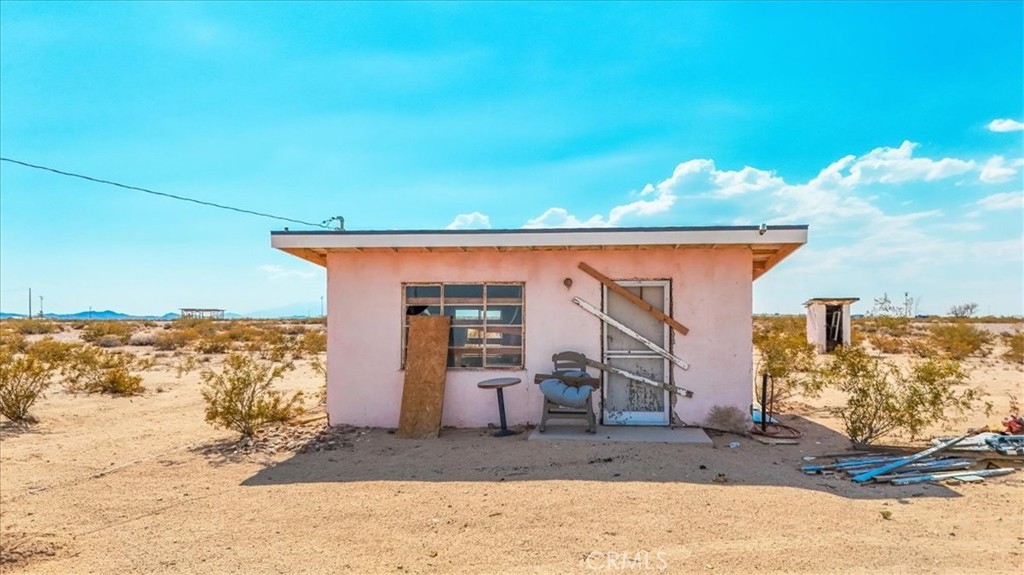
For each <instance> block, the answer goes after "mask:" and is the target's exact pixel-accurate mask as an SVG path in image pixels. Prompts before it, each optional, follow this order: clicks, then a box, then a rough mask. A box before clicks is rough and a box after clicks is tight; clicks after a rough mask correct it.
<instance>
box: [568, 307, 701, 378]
mask: <svg viewBox="0 0 1024 575" xmlns="http://www.w3.org/2000/svg"><path fill="white" fill-rule="evenodd" d="M572 303H574V304H576V305H578V306H580V307H581V308H583V309H585V310H587V311H588V312H590V313H591V314H593V315H596V316H597V317H599V318H601V319H602V320H604V322H605V323H607V324H609V325H613V326H615V327H617V328H619V329H620V330H621V331H622V332H623V333H625V334H626V335H628V336H629V337H631V338H633V339H635V340H637V341H639V342H640V343H642V344H644V345H645V346H647V349H649V350H651V351H653V352H654V353H656V354H658V355H660V356H661V357H663V358H665V359H667V360H669V361H671V362H672V363H674V364H676V365H678V366H679V367H681V368H683V369H690V364H688V363H686V362H685V361H683V360H682V359H680V358H679V357H677V356H674V355H672V354H671V353H669V352H668V351H667V350H666V349H664V348H663V347H661V346H659V345H658V344H656V343H654V342H653V341H651V340H649V339H647V338H646V337H644V336H642V335H640V334H639V333H637V332H636V331H635V330H633V329H632V328H630V327H629V326H627V325H626V324H624V323H622V322H620V321H619V320H617V319H615V318H613V317H612V316H610V315H608V314H606V313H604V312H603V311H601V310H599V309H597V308H596V307H594V306H593V305H592V304H590V303H588V302H587V301H586V300H583V299H580V298H578V297H574V298H572Z"/></svg>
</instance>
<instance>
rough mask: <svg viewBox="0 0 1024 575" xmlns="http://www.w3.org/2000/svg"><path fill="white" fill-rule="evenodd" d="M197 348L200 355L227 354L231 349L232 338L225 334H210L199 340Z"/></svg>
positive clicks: (196, 344)
mask: <svg viewBox="0 0 1024 575" xmlns="http://www.w3.org/2000/svg"><path fill="white" fill-rule="evenodd" d="M195 347H196V351H198V352H199V353H205V354H214V353H226V352H227V351H228V350H230V349H231V338H229V337H228V336H227V335H226V334H223V333H212V334H208V335H205V336H203V337H201V338H200V339H199V340H197V341H196V343H195Z"/></svg>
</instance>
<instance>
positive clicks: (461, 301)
mask: <svg viewBox="0 0 1024 575" xmlns="http://www.w3.org/2000/svg"><path fill="white" fill-rule="evenodd" d="M447 286H480V287H481V291H482V296H481V298H480V304H479V307H480V316H481V317H480V325H465V326H458V325H456V324H455V323H454V319H455V318H454V316H450V317H452V320H453V323H452V329H455V328H457V327H464V328H466V329H467V330H474V329H477V330H480V331H481V332H482V333H488V327H490V328H495V327H501V328H519V336H520V339H519V341H520V343H519V345H518V346H510V345H497V344H494V345H493V347H494V348H500V349H507V350H510V351H512V353H514V351H513V350H516V349H517V350H518V352H519V364H517V365H487V358H488V354H487V350H488V347H489V346H488V344H487V339H486V338H485V339H483V341H482V342H481V343H480V347H479V348H475V347H467V346H459V347H456V346H454V345H452V343H453V342H452V341H451V338H449V342H448V343H449V345H448V354H449V356H450V355H451V354H452V353H453V351H454V350H457V349H458V350H466V349H480V356H481V363H482V365H480V366H465V367H464V366H459V365H455V366H451V365H449V366H448V367H447V369H449V370H460V371H523V370H524V369H526V282H522V281H519V282H516V281H476V282H474V281H453V282H446V281H432V282H431V281H425V282H402V287H401V289H402V305H401V309H400V311H401V314H402V323H401V349H400V358H399V359H400V363H399V370H400V371H404V370H405V354H406V350H407V345H408V342H407V341H406V338H407V336H408V328H409V323H408V318H409V317H410V316H408V315H407V313H408V308H409V306H410V305H417V304H409V296H408V291H409V290H408V288H410V287H437V288H439V290H440V295H439V296H438V299H437V305H436V306H435V305H433V304H428V307H439V308H440V314H441V315H447V314H446V313H445V308H446V305H445V288H446V287H447ZM489 286H515V287H518V288H519V298H518V301H515V302H510V301H508V300H509V299H510V298H495V299H496V301H495V302H494V303H493V304H491V305H493V306H504V305H510V306H519V308H520V312H519V313H520V317H519V322H518V323H516V324H500V323H496V324H491V325H489V323H488V319H487V317H488V313H487V312H488V307H489V306H488V303H489V302H488V299H489V298H488V287H489ZM450 299H451V300H455V301H452V303H451V304H448V305H450V306H458V305H463V306H465V305H472V306H476V305H477V304H476V303H469V302H466V301H465V300H466V299H470V298H463V297H452V298H450ZM513 333H514V332H513ZM446 363H447V361H446Z"/></svg>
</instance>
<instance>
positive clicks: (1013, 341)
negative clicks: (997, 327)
mask: <svg viewBox="0 0 1024 575" xmlns="http://www.w3.org/2000/svg"><path fill="white" fill-rule="evenodd" d="M1002 338H1003V343H1005V344H1006V347H1008V348H1009V349H1007V350H1006V352H1004V353H1003V355H1002V358H1003V359H1005V360H1006V361H1009V362H1013V363H1024V333H1021V332H1017V333H1004V334H1003V335H1002Z"/></svg>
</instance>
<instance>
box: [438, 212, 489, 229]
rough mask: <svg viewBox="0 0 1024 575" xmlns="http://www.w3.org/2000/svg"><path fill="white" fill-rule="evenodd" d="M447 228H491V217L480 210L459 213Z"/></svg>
mask: <svg viewBox="0 0 1024 575" xmlns="http://www.w3.org/2000/svg"><path fill="white" fill-rule="evenodd" d="M445 229H446V230H489V229H491V218H489V217H488V216H485V215H484V214H481V213H480V212H472V213H469V214H459V215H457V216H455V219H454V220H452V222H451V223H450V224H448V225H447V226H445Z"/></svg>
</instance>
